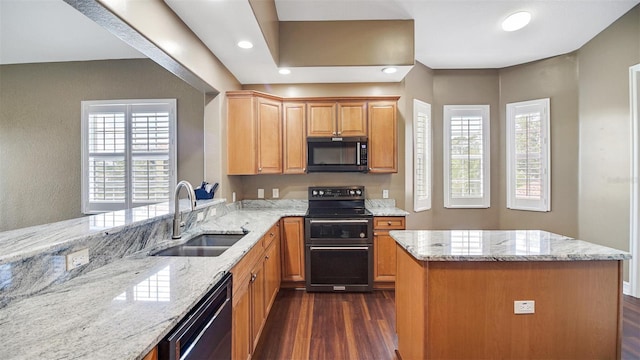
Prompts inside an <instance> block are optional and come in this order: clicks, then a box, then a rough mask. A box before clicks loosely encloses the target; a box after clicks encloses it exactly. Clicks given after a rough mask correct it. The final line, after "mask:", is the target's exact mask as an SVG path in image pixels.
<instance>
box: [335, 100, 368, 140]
mask: <svg viewBox="0 0 640 360" xmlns="http://www.w3.org/2000/svg"><path fill="white" fill-rule="evenodd" d="M337 130H338V131H337V135H338V136H367V103H366V102H365V101H355V102H339V103H338V123H337Z"/></svg>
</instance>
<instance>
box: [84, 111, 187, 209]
mask: <svg viewBox="0 0 640 360" xmlns="http://www.w3.org/2000/svg"><path fill="white" fill-rule="evenodd" d="M175 109H176V100H175V99H169V100H122V101H120V100H118V101H83V102H82V136H83V163H82V168H83V170H82V171H83V184H82V185H83V189H82V207H83V212H84V213H98V212H104V211H115V210H121V209H127V208H132V207H135V206H140V205H146V204H151V203H157V202H162V201H170V200H171V195H172V192H171V184H174V183H175V182H176V181H175V169H176V165H175V141H174V137H175V135H174V134H175Z"/></svg>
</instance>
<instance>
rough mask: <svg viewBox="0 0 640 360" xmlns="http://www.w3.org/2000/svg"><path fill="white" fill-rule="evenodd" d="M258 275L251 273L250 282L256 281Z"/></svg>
mask: <svg viewBox="0 0 640 360" xmlns="http://www.w3.org/2000/svg"><path fill="white" fill-rule="evenodd" d="M257 277H258V274H251V280H250V282H254V281H256V278H257Z"/></svg>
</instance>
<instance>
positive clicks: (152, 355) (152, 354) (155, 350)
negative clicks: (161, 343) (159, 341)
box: [142, 346, 158, 360]
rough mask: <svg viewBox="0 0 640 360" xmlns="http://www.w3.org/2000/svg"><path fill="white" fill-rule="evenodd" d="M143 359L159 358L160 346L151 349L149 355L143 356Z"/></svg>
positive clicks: (156, 359)
mask: <svg viewBox="0 0 640 360" xmlns="http://www.w3.org/2000/svg"><path fill="white" fill-rule="evenodd" d="M142 360H158V347H157V346H156V347H154V348H153V349H151V351H149V353H148V354H147V355H145V356H144V358H142Z"/></svg>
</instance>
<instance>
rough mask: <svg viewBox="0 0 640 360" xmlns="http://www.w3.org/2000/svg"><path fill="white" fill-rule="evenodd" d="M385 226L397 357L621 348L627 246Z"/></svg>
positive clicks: (521, 355)
mask: <svg viewBox="0 0 640 360" xmlns="http://www.w3.org/2000/svg"><path fill="white" fill-rule="evenodd" d="M390 235H391V237H392V238H393V239H394V240H396V242H397V246H396V250H397V274H396V332H397V334H398V349H397V350H398V353H399V355H400V357H401V358H402V359H404V360H407V359H479V358H482V359H488V358H493V359H495V358H518V359H541V358H545V359H551V358H554V359H595V358H597V359H619V358H620V357H621V353H620V346H621V339H622V316H621V315H622V303H621V299H622V261H623V260H627V259H630V255H629V254H628V253H626V252H623V251H620V250H615V249H611V248H607V247H603V246H599V245H595V244H591V243H588V242H585V241H581V240H575V239H571V238H568V237H565V236H561V235H557V234H553V233H549V232H545V231H538V230H512V231H482V230H450V231H426V230H425V231H423V230H418V231H391V232H390ZM516 301H525V302H526V303H525V304H522V306H520V304H519V306H518V308H517V310H518V312H525V313H524V314H515V312H516V304H515V302H516Z"/></svg>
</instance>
